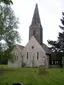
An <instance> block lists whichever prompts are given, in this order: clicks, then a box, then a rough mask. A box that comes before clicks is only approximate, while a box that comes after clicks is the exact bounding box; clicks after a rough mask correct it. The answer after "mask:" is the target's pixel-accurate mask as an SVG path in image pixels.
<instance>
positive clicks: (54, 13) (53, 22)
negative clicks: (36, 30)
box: [12, 0, 64, 46]
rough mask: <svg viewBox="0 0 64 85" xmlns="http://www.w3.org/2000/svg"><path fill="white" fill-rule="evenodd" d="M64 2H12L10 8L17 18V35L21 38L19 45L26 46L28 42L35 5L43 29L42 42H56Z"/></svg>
mask: <svg viewBox="0 0 64 85" xmlns="http://www.w3.org/2000/svg"><path fill="white" fill-rule="evenodd" d="M63 2H64V0H13V3H14V5H13V6H12V8H13V10H14V12H15V15H16V17H18V18H19V22H20V24H19V30H18V31H19V34H20V36H21V39H22V41H21V44H22V45H24V46H25V45H26V44H27V42H28V40H29V26H30V24H31V21H32V17H33V13H34V9H35V5H36V3H37V4H38V8H39V14H40V19H41V24H42V27H43V42H44V43H45V44H47V40H49V39H50V40H56V39H57V36H58V32H59V31H60V28H59V25H60V24H61V22H60V18H61V17H62V11H64V9H63V8H64V4H63Z"/></svg>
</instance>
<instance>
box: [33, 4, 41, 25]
mask: <svg viewBox="0 0 64 85" xmlns="http://www.w3.org/2000/svg"><path fill="white" fill-rule="evenodd" d="M36 24H41V22H40V17H39V11H38V4H36V6H35V10H34V15H33V19H32V23H31V25H36Z"/></svg>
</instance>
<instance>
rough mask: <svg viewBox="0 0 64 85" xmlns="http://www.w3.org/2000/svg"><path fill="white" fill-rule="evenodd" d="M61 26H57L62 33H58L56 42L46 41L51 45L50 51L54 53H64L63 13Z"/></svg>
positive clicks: (63, 13)
mask: <svg viewBox="0 0 64 85" xmlns="http://www.w3.org/2000/svg"><path fill="white" fill-rule="evenodd" d="M61 23H62V26H59V27H60V28H61V30H62V32H59V35H58V39H57V41H52V40H48V43H49V44H50V45H51V47H50V49H52V51H55V52H64V12H62V19H61Z"/></svg>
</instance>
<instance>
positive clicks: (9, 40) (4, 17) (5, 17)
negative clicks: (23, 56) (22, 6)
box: [0, 4, 20, 60]
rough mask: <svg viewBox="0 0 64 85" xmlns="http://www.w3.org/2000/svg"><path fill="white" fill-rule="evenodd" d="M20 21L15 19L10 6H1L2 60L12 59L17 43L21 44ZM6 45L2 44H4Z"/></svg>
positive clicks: (0, 46) (0, 45)
mask: <svg viewBox="0 0 64 85" xmlns="http://www.w3.org/2000/svg"><path fill="white" fill-rule="evenodd" d="M17 29H18V19H17V18H16V17H15V15H14V12H13V10H12V9H11V6H10V5H6V4H4V5H2V4H0V55H1V56H0V59H1V60H2V58H3V60H8V59H9V58H11V51H12V50H13V48H14V46H15V44H16V42H20V37H19V33H18V31H17ZM3 41H4V42H5V43H2V42H3Z"/></svg>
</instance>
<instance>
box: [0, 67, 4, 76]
mask: <svg viewBox="0 0 64 85" xmlns="http://www.w3.org/2000/svg"><path fill="white" fill-rule="evenodd" d="M3 74H4V68H3V67H0V75H3Z"/></svg>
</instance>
